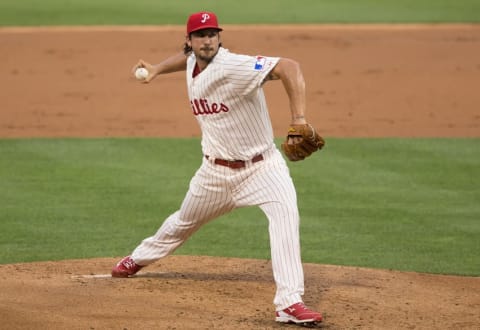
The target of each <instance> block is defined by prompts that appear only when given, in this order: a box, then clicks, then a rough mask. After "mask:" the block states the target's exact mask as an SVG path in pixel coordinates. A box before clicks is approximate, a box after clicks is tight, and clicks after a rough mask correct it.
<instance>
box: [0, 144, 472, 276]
mask: <svg viewBox="0 0 480 330" xmlns="http://www.w3.org/2000/svg"><path fill="white" fill-rule="evenodd" d="M479 142H480V139H328V141H327V143H328V145H327V148H325V150H322V151H321V152H319V153H317V154H315V155H314V156H312V157H311V158H310V159H308V160H306V161H304V162H299V163H290V168H291V173H292V177H293V178H294V181H295V183H296V186H297V191H298V198H299V207H300V211H301V215H302V224H301V235H302V236H301V238H302V254H303V259H304V261H305V262H314V263H327V264H341V265H358V266H367V267H375V268H391V269H398V270H413V271H422V272H431V273H448V274H463V275H480V260H479V258H478V251H480V240H479V239H478V237H480V203H479V202H478V201H480V170H479V169H480V152H479V149H478V145H479ZM0 155H1V157H0V201H1V208H0V262H1V263H12V262H23V261H35V260H59V259H69V258H87V257H105V256H120V255H124V254H126V253H129V252H131V250H132V249H133V248H134V247H135V246H136V245H137V244H138V243H139V242H140V240H141V239H143V238H145V237H146V236H149V235H152V234H153V233H154V232H155V231H156V229H157V228H158V226H159V225H160V224H161V222H162V221H163V219H164V218H165V217H166V216H168V215H169V214H170V213H172V212H173V211H175V210H176V209H177V208H178V206H179V204H180V202H181V200H182V199H183V196H184V194H185V192H186V190H187V188H188V183H189V180H190V178H191V177H192V175H193V174H194V172H195V170H196V169H197V167H198V165H199V163H200V158H201V154H200V148H199V141H198V139H64V140H60V139H58V140H56V139H19V140H17V139H6V140H5V139H4V140H0ZM165 155H168V157H166V156H165ZM176 253H177V254H196V255H212V256H235V257H249V258H269V254H270V251H269V242H268V233H267V221H266V219H265V217H264V216H263V214H262V213H261V212H260V211H259V210H258V209H257V208H245V209H240V210H236V211H234V212H233V213H231V214H229V215H228V216H225V217H222V218H220V219H218V220H216V221H214V222H212V223H210V224H208V225H206V226H205V227H203V228H202V229H201V230H200V231H199V232H198V233H197V234H196V235H194V236H193V237H192V239H191V240H189V241H188V242H187V243H186V244H185V245H184V246H183V247H181V248H180V249H179V250H178V251H177V252H176Z"/></svg>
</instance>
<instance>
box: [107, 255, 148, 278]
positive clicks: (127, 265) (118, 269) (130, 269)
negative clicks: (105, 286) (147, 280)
mask: <svg viewBox="0 0 480 330" xmlns="http://www.w3.org/2000/svg"><path fill="white" fill-rule="evenodd" d="M142 268H143V266H140V265H137V264H136V263H135V261H133V259H132V258H130V256H126V257H125V258H123V259H122V260H120V261H119V262H118V263H117V264H116V265H115V267H113V269H112V277H129V276H131V275H134V274H136V273H137V272H138V271H139V270H140V269H142Z"/></svg>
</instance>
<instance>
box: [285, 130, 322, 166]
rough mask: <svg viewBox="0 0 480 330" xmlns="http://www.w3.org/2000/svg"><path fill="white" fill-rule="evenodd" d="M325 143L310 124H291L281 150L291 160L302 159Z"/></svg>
mask: <svg viewBox="0 0 480 330" xmlns="http://www.w3.org/2000/svg"><path fill="white" fill-rule="evenodd" d="M324 145H325V141H324V140H323V138H322V137H321V136H320V135H318V134H317V132H315V129H314V128H313V126H312V125H310V124H303V125H291V126H290V128H289V130H288V134H287V138H286V139H285V141H284V142H283V143H282V150H283V152H284V154H285V156H287V158H288V159H289V160H291V161H298V160H303V159H305V157H308V156H310V155H311V154H312V153H314V152H315V151H317V150H320V149H322V148H323V146H324Z"/></svg>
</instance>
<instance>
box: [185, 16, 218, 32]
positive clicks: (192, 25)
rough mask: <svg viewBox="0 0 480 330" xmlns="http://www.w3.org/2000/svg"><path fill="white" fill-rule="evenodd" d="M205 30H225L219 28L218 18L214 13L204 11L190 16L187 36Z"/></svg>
mask: <svg viewBox="0 0 480 330" xmlns="http://www.w3.org/2000/svg"><path fill="white" fill-rule="evenodd" d="M203 29H216V30H218V31H222V30H223V29H222V28H220V27H219V26H218V20H217V16H216V15H215V14H214V13H212V12H205V11H202V12H198V13H195V14H192V15H190V17H189V18H188V22H187V34H190V33H192V32H195V31H198V30H203Z"/></svg>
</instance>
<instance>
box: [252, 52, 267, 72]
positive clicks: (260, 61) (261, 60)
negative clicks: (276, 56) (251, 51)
mask: <svg viewBox="0 0 480 330" xmlns="http://www.w3.org/2000/svg"><path fill="white" fill-rule="evenodd" d="M266 62H267V58H266V57H263V56H257V60H256V61H255V67H254V68H253V69H254V70H255V71H262V70H263V69H264V68H265V63H266Z"/></svg>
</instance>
